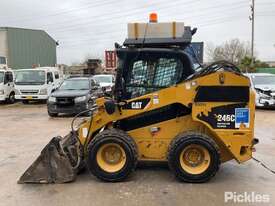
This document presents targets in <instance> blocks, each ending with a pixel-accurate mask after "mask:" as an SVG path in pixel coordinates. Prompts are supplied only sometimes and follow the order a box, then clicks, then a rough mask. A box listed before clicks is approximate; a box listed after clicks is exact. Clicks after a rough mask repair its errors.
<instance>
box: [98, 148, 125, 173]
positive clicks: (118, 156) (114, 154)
mask: <svg viewBox="0 0 275 206" xmlns="http://www.w3.org/2000/svg"><path fill="white" fill-rule="evenodd" d="M96 160H97V163H98V165H99V167H100V168H101V169H102V170H104V171H106V172H110V173H113V172H118V171H119V170H121V169H122V168H123V167H124V165H125V163H126V154H125V151H124V149H123V148H122V147H121V146H120V145H119V144H116V143H108V144H104V145H102V146H101V147H100V148H99V150H98V152H97V154H96Z"/></svg>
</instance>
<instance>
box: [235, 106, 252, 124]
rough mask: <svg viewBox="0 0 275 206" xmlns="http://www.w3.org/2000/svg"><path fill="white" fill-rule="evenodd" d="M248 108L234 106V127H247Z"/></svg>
mask: <svg viewBox="0 0 275 206" xmlns="http://www.w3.org/2000/svg"><path fill="white" fill-rule="evenodd" d="M249 120H250V117H249V109H248V108H236V109H235V128H240V126H241V125H244V126H245V127H249Z"/></svg>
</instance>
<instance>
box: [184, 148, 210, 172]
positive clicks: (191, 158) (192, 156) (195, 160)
mask: <svg viewBox="0 0 275 206" xmlns="http://www.w3.org/2000/svg"><path fill="white" fill-rule="evenodd" d="M210 161H211V157H210V154H209V152H208V150H207V149H206V148H205V147H203V146H201V145H196V144H191V145H188V146H187V147H185V148H184V149H183V150H182V151H181V153H180V165H181V167H182V169H183V170H184V171H186V172H188V173H190V174H194V175H197V174H201V173H203V172H205V171H206V170H207V169H208V167H209V165H210Z"/></svg>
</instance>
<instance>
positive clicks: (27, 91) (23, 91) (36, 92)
mask: <svg viewBox="0 0 275 206" xmlns="http://www.w3.org/2000/svg"><path fill="white" fill-rule="evenodd" d="M20 92H21V94H38V92H39V90H20Z"/></svg>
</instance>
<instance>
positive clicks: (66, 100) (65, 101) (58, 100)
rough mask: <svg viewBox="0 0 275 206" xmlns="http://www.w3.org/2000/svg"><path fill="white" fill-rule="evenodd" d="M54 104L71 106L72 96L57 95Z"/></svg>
mask: <svg viewBox="0 0 275 206" xmlns="http://www.w3.org/2000/svg"><path fill="white" fill-rule="evenodd" d="M56 104H57V105H60V106H73V105H74V98H73V97H57V98H56Z"/></svg>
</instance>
